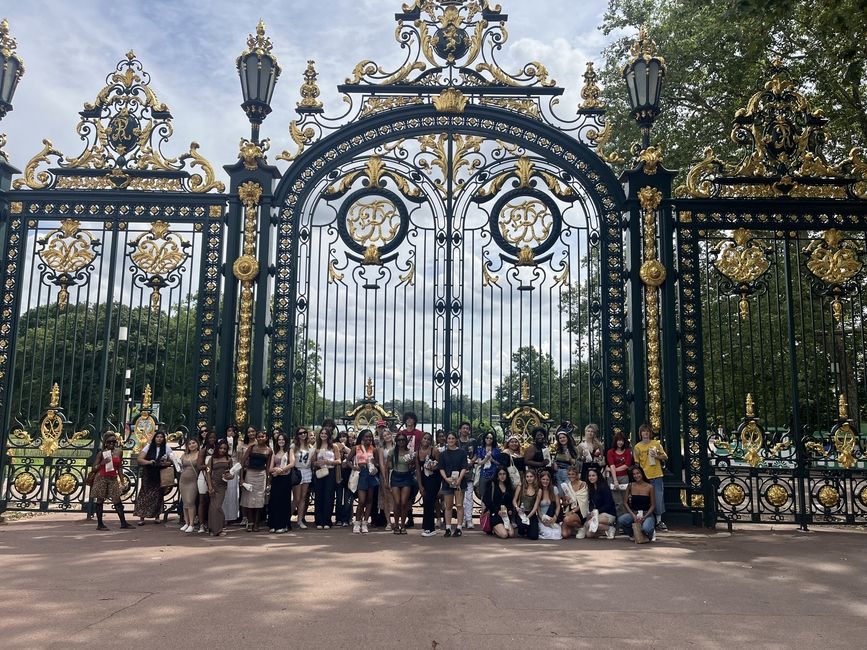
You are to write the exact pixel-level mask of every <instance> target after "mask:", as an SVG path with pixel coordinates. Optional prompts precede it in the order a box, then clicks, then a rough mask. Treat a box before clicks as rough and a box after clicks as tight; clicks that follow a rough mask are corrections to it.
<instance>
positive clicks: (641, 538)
mask: <svg viewBox="0 0 867 650" xmlns="http://www.w3.org/2000/svg"><path fill="white" fill-rule="evenodd" d="M632 536H633V537H634V538H635V543H636V544H647V543H648V542H649V541H650V539H648V537H647V535H645V534H644V531H643V530H642V529H641V524H639V523H638V522H632Z"/></svg>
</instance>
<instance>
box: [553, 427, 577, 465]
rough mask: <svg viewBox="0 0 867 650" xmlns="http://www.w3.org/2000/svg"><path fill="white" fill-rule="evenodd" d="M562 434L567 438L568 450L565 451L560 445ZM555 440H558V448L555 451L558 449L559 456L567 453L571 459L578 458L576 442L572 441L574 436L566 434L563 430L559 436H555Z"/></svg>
mask: <svg viewBox="0 0 867 650" xmlns="http://www.w3.org/2000/svg"><path fill="white" fill-rule="evenodd" d="M561 433H562V434H563V435H564V436H566V449H565V450H564V449H563V445H561V444H560V434H561ZM554 438H555V439H556V440H557V446H556V448H555V449H556V451H557V453H558V454H559V453H562V452H564V451H565V453H567V454H569V457H570V458H578V450H577V449H576V448H575V441H574V440H572V436H570V435H569V434H568V433H566V432H565V431H563V430H562V429H561V430H560V431H558V432H557V435H556V436H554Z"/></svg>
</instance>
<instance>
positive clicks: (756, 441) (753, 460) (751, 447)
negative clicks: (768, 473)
mask: <svg viewBox="0 0 867 650" xmlns="http://www.w3.org/2000/svg"><path fill="white" fill-rule="evenodd" d="M738 435H739V437H740V443H741V447H742V448H743V450H744V461H745V462H747V463H749V465H750V467H758V466H759V465H761V464H762V456H761V451H762V448H763V447H764V439H765V434H764V431H762V428H761V427H760V426H759V421H758V419H757V418H756V412H755V406H754V404H753V396H752V395H751V394H750V393H747V400H746V415H745V416H744V419H743V420H742V421H741V424H740V426H739V427H738Z"/></svg>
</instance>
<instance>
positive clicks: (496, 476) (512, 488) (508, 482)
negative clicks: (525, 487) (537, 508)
mask: <svg viewBox="0 0 867 650" xmlns="http://www.w3.org/2000/svg"><path fill="white" fill-rule="evenodd" d="M500 472H506V481H505V483H506V491H507V493H508V494H515V486H514V485H512V477H511V476H509V472H508V471H507V470H506V468H505V467H498V468H497V473H496V474H494V480H493V481H491V485H492V486H493V485H496V486H497V487H498V488H499V487H500ZM491 496H492V497H493V496H494V493H493V492H491Z"/></svg>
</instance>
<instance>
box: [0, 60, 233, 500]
mask: <svg viewBox="0 0 867 650" xmlns="http://www.w3.org/2000/svg"><path fill="white" fill-rule="evenodd" d="M149 84H150V77H149V75H148V74H147V72H145V71H144V70H143V69H142V66H141V63H140V62H139V61H138V59H136V57H135V55H134V54H133V53H132V52H129V53H128V54H127V55H126V57H125V58H124V59H123V60H122V61H121V62H120V63H118V65H117V68H116V70H115V71H113V72H112V73H110V74H109V75H108V77H107V80H106V85H105V87H104V88H103V89H102V90H101V91H100V92H99V93H98V94H97V96H96V99H95V101H94V102H93V103H92V104H91V103H86V104H85V105H84V110H82V111H81V113H80V116H81V121H80V122H79V124H78V126H77V132H78V133H79V134H80V135H81V137H82V139H83V140H85V147H84V150H83V151H82V152H81V154H79V155H78V156H74V157H64V156H63V154H61V153H60V152H59V151H57V150H56V149H55V148H54V147H53V145H52V144H51V142H50V141H48V140H44V141H43V144H44V145H45V146H44V148H43V149H42V151H40V152H39V153H38V154H37V155H36V156H34V158H33V159H32V160H31V161H30V162H29V163H28V164H27V166H26V168H25V170H24V175H23V177H22V178H20V179H18V180H16V181H15V182H14V190H13V191H10V192H7V193H6V194H5V197H4V198H5V201H6V202H7V205H8V221H7V222H6V223H5V230H4V249H3V266H2V269H3V275H2V281H3V285H2V286H3V294H2V305H3V307H2V310H3V311H2V314H0V321H2V325H0V349H2V351H3V353H2V355H0V373H2V375H0V376H2V379H3V381H0V389H2V392H0V413H2V415H3V421H2V427H3V432H4V434H6V435H4V438H3V440H4V446H3V456H2V458H0V470H2V472H0V485H2V494H0V510H2V509H4V508H16V509H41V510H46V509H70V508H77V509H80V508H81V507H82V506H83V505H84V503H85V486H84V478H85V474H86V470H87V463H88V462H89V460H90V458H91V457H92V455H93V454H94V453H95V451H96V449H98V446H99V440H100V436H101V434H102V433H103V432H104V431H106V430H113V431H116V432H118V433H120V434H121V436H122V439H123V440H124V446H125V449H127V450H129V452H130V454H131V455H132V457H133V458H135V455H136V454H137V453H138V450H139V449H140V447H141V445H142V443H143V442H144V441H145V440H147V436H148V435H149V434H151V433H153V430H154V428H155V427H156V426H162V427H164V428H165V430H166V431H167V432H168V433H169V437H170V439H172V440H173V441H176V442H177V441H179V440H180V439H181V438H183V437H185V436H186V433H187V432H188V431H189V430H191V429H194V428H195V427H196V426H197V425H199V424H202V425H204V424H209V423H210V422H212V418H213V415H214V413H213V411H214V385H215V384H214V380H215V377H214V368H215V366H216V361H217V348H218V340H217V335H218V326H219V323H218V318H217V316H218V309H219V295H220V288H221V277H220V272H221V266H222V260H223V215H224V211H225V197H224V196H222V195H221V194H217V193H214V192H222V191H223V184H222V183H221V182H219V181H217V180H215V178H214V170H213V168H212V167H211V165H210V163H208V161H207V160H205V159H204V158H203V157H202V156H201V154H200V153H199V152H198V145H197V144H196V143H192V144H191V146H190V150H189V152H187V153H185V154H183V155H181V156H179V157H178V158H167V157H166V156H165V155H164V154H163V153H162V150H161V147H162V145H163V144H165V143H166V142H168V139H169V136H170V135H171V133H172V126H171V118H172V116H171V114H170V112H169V109H168V108H167V107H166V105H165V104H163V103H161V102H160V101H159V100H158V99H157V96H156V94H155V93H154V91H153V90H152V89H151V87H150V85H149ZM52 161H55V165H54V166H53V167H47V168H42V167H44V166H47V165H50V164H51V162H52ZM190 167H193V168H194V167H199V168H200V170H201V173H195V172H194V171H193V172H191V171H189V168H190ZM124 472H125V475H126V485H127V490H126V493H125V498H127V499H130V500H132V499H134V498H135V491H136V486H137V483H138V482H137V479H136V472H135V463H134V462H133V463H130V464H129V465H125V467H124ZM168 499H169V502H171V499H172V496H171V495H170V496H169V497H168Z"/></svg>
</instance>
